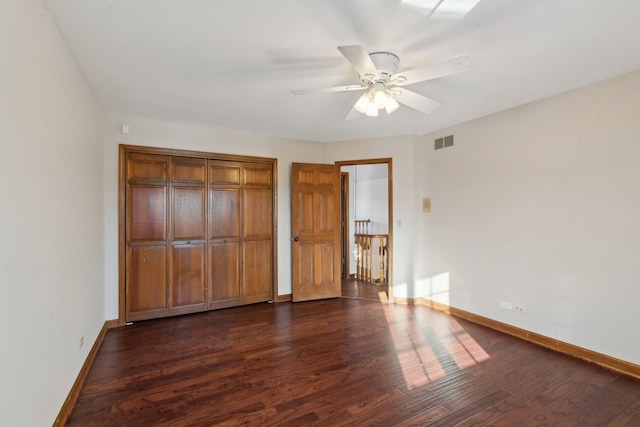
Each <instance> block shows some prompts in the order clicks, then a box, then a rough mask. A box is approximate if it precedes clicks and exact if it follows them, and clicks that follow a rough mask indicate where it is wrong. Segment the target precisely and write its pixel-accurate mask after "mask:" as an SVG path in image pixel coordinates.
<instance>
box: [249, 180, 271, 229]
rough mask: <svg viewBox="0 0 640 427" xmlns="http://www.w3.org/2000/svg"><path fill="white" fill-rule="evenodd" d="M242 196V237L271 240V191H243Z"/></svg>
mask: <svg viewBox="0 0 640 427" xmlns="http://www.w3.org/2000/svg"><path fill="white" fill-rule="evenodd" d="M242 196H243V202H244V203H243V209H242V219H243V230H244V237H245V238H246V239H250V240H253V239H255V238H263V239H269V238H271V225H272V222H271V190H268V189H245V190H244V191H243V195H242Z"/></svg>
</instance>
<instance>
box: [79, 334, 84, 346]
mask: <svg viewBox="0 0 640 427" xmlns="http://www.w3.org/2000/svg"><path fill="white" fill-rule="evenodd" d="M83 345H84V336H81V337H80V348H82V346H83Z"/></svg>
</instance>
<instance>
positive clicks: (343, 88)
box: [291, 85, 369, 95]
mask: <svg viewBox="0 0 640 427" xmlns="http://www.w3.org/2000/svg"><path fill="white" fill-rule="evenodd" d="M368 88H369V86H362V85H348V86H335V87H325V88H320V89H300V90H292V91H291V93H292V94H294V95H306V94H309V93H329V92H354V91H358V90H365V89H368Z"/></svg>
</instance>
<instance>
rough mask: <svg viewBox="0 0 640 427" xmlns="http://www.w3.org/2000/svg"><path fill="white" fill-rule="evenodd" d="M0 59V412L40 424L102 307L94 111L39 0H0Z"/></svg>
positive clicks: (65, 387)
mask: <svg viewBox="0 0 640 427" xmlns="http://www.w3.org/2000/svg"><path fill="white" fill-rule="evenodd" d="M0 61H1V64H0V200H1V203H2V208H1V209H0V218H1V219H0V235H1V236H2V245H1V246H0V301H2V310H0V313H1V316H2V319H1V321H0V343H2V344H1V345H0V384H2V385H1V386H0V418H1V419H2V421H1V422H0V423H1V424H2V425H7V426H44V425H51V424H52V423H53V421H54V420H55V417H56V415H57V414H58V412H59V410H60V408H61V407H62V404H63V402H64V399H65V398H66V396H67V394H68V392H69V390H70V389H71V386H72V384H73V382H74V380H75V378H76V376H77V374H78V372H79V371H80V368H81V366H82V364H83V362H84V360H85V359H86V356H87V354H88V352H89V350H90V349H91V346H92V344H93V342H94V341H95V339H96V337H97V335H98V333H99V331H100V328H101V327H102V325H103V323H104V319H105V317H104V271H103V260H104V254H103V205H102V189H103V183H102V115H101V114H102V113H101V110H100V106H99V105H98V103H97V101H96V99H95V97H94V95H93V93H92V91H91V89H90V88H89V86H88V85H87V83H86V81H85V79H84V76H83V74H82V73H81V72H80V70H79V69H78V67H77V65H76V63H75V62H74V60H73V59H72V58H71V56H70V54H69V52H68V50H67V48H66V46H65V44H64V42H63V40H62V39H61V36H60V35H59V33H58V31H57V28H56V27H55V25H54V24H53V22H52V21H51V19H50V17H49V14H48V12H47V10H46V9H45V7H44V6H43V5H42V4H41V2H40V0H8V1H3V2H2V13H0ZM81 337H84V346H83V347H82V348H80V345H79V341H80V338H81Z"/></svg>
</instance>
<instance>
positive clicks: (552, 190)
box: [394, 72, 640, 364]
mask: <svg viewBox="0 0 640 427" xmlns="http://www.w3.org/2000/svg"><path fill="white" fill-rule="evenodd" d="M639 112H640V72H635V73H633V74H629V75H626V76H622V77H619V78H617V79H613V80H609V81H606V82H603V83H600V84H596V85H593V86H589V87H586V88H583V89H580V90H576V91H572V92H569V93H565V94H562V95H559V96H555V97H553V98H549V99H546V100H543V101H540V102H536V103H533V104H529V105H526V106H523V107H520V108H515V109H511V110H508V111H505V112H502V113H499V114H495V115H492V116H488V117H485V118H482V119H479V120H476V121H473V122H469V123H465V124H462V125H459V126H456V127H453V128H451V129H446V130H443V131H441V132H437V133H434V134H431V135H426V136H425V137H423V138H421V139H420V140H419V141H417V142H416V145H415V154H416V156H415V159H416V160H415V170H414V172H415V176H416V184H415V185H416V188H415V191H416V192H415V200H416V202H417V203H419V200H420V198H422V197H431V198H432V213H430V214H422V213H420V212H419V209H417V210H416V212H417V215H418V218H419V219H418V221H417V224H416V228H415V232H416V234H417V235H418V236H419V244H418V246H417V247H416V248H415V249H416V254H417V257H416V261H415V277H416V296H426V297H429V298H432V299H435V300H438V301H440V302H444V303H446V304H450V305H451V306H454V307H457V308H460V309H463V310H466V311H470V312H473V313H477V314H480V315H482V316H486V317H489V318H492V319H496V320H499V321H501V322H505V323H508V324H511V325H514V326H517V327H521V328H524V329H527V330H530V331H534V332H537V333H540V334H542V335H546V336H549V337H553V338H557V339H559V340H562V341H565V342H569V343H572V344H575V345H578V346H581V347H585V348H588V349H591V350H593V351H597V352H600V353H604V354H607V355H610V356H613V357H617V358H620V359H623V360H626V361H630V362H633V363H637V364H638V363H640V340H638V339H637V335H638V333H637V328H638V307H637V304H638V301H640V222H639V219H638V218H640V166H639V165H640V120H639V119H638V114H639ZM449 134H453V135H454V137H455V145H454V147H452V148H446V149H442V150H438V151H434V150H433V140H434V138H437V137H441V136H445V135H449ZM421 165H424V167H422V168H420V166H421ZM394 166H395V165H394ZM394 170H395V169H394ZM399 185H400V184H398V185H396V188H397V187H398V186H399ZM418 206H419V205H418ZM396 247H397V246H396ZM501 300H505V301H508V302H511V303H513V304H519V305H521V306H523V307H524V308H525V310H526V312H525V313H524V314H520V313H516V312H514V311H507V310H505V309H501V308H500V307H499V303H500V301H501Z"/></svg>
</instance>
